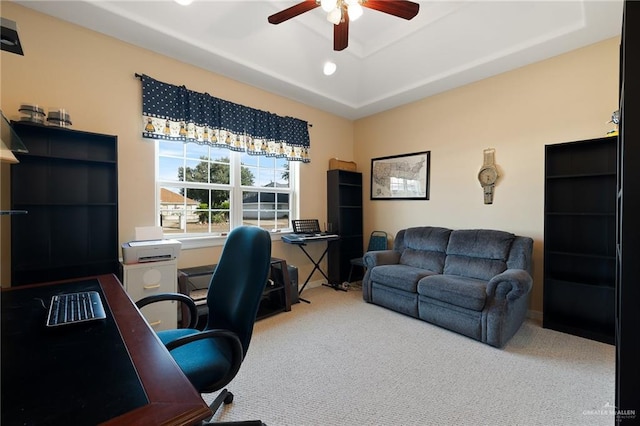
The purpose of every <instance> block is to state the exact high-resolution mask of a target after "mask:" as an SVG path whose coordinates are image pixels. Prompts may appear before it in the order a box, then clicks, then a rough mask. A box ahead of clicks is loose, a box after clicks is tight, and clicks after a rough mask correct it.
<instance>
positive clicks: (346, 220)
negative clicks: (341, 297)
mask: <svg viewBox="0 0 640 426" xmlns="http://www.w3.org/2000/svg"><path fill="white" fill-rule="evenodd" d="M327 220H328V223H331V226H332V232H334V233H337V234H338V235H340V240H338V241H334V242H332V243H331V244H329V247H328V250H329V251H328V253H327V262H328V264H327V268H328V276H329V282H330V284H333V285H336V284H341V283H343V282H345V281H346V280H347V278H348V277H349V269H350V267H351V259H355V258H357V257H362V255H363V252H362V249H363V245H362V244H363V243H362V241H363V235H362V234H363V231H362V228H363V227H362V173H359V172H351V171H347V170H329V171H327ZM355 279H358V277H355Z"/></svg>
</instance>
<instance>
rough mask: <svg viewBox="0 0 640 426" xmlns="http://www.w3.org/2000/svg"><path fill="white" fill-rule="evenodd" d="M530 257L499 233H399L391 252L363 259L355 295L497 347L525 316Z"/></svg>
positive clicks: (525, 241)
mask: <svg viewBox="0 0 640 426" xmlns="http://www.w3.org/2000/svg"><path fill="white" fill-rule="evenodd" d="M532 250H533V240H532V239H531V238H528V237H520V236H516V235H514V234H511V233H508V232H503V231H495V230H487V229H465V230H451V229H447V228H437V227H430V226H424V227H416V228H408V229H403V230H401V231H399V232H398V234H397V235H396V237H395V240H394V243H393V250H383V251H371V252H367V253H365V255H364V264H365V266H366V268H367V272H366V274H365V276H364V278H363V280H362V295H363V298H364V300H365V301H367V302H369V303H374V304H377V305H380V306H384V307H386V308H389V309H393V310H395V311H398V312H401V313H403V314H406V315H410V316H412V317H415V318H420V319H422V320H424V321H428V322H430V323H433V324H436V325H439V326H441V327H445V328H447V329H450V330H453V331H455V332H458V333H461V334H464V335H465V336H468V337H471V338H473V339H476V340H479V341H481V342H484V343H487V344H489V345H492V346H495V347H499V348H500V347H503V346H504V345H505V343H506V342H507V341H508V340H509V339H510V338H511V337H512V336H513V335H514V334H515V332H516V331H518V328H520V325H521V324H522V322H523V321H524V319H525V317H526V314H527V308H528V301H529V292H530V291H531V285H532V278H531V255H532Z"/></svg>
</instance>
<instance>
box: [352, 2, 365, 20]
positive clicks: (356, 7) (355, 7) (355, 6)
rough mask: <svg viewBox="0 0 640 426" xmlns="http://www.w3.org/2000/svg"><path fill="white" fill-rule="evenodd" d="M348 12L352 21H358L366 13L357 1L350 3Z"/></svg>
mask: <svg viewBox="0 0 640 426" xmlns="http://www.w3.org/2000/svg"><path fill="white" fill-rule="evenodd" d="M348 11H349V12H348V13H349V20H350V21H355V20H356V19H358V18H359V17H361V16H362V13H363V12H364V10H363V9H362V6H360V3H359V2H357V1H352V2H350V3H349V6H348Z"/></svg>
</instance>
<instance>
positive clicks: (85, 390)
mask: <svg viewBox="0 0 640 426" xmlns="http://www.w3.org/2000/svg"><path fill="white" fill-rule="evenodd" d="M88 290H95V291H97V292H98V293H100V296H101V298H102V301H103V304H104V306H105V311H106V313H107V318H106V319H105V320H99V321H92V322H86V323H80V324H75V325H65V326H60V327H56V328H48V327H46V325H45V323H46V317H47V312H48V307H49V303H50V301H51V297H52V296H53V295H55V294H61V293H69V292H77V291H88ZM1 376H2V389H1V391H0V394H1V399H2V414H1V416H2V417H1V418H2V425H3V426H7V425H95V424H98V423H100V422H103V421H105V420H107V419H111V418H113V417H116V416H119V415H121V414H124V413H126V412H129V411H131V410H134V409H136V408H139V407H141V406H144V405H146V404H147V403H148V399H147V396H146V394H145V391H144V389H143V387H142V384H141V383H140V381H139V379H138V375H137V373H136V370H135V368H134V366H133V363H132V362H131V358H130V357H129V353H128V351H127V348H126V346H125V344H124V342H123V341H122V337H121V335H120V332H119V330H118V327H117V325H116V323H115V320H114V318H113V315H112V313H111V310H110V309H109V306H108V303H107V301H106V300H105V296H104V293H103V292H102V289H101V287H100V283H99V282H98V280H97V279H89V280H80V281H76V282H71V283H64V284H52V285H45V286H37V287H21V288H17V289H15V290H10V291H3V292H2V372H1Z"/></svg>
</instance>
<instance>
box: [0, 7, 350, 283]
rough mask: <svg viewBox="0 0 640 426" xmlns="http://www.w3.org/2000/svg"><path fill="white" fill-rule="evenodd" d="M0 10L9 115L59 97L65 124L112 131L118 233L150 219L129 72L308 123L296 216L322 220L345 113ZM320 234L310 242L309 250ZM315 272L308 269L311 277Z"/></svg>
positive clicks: (150, 182)
mask: <svg viewBox="0 0 640 426" xmlns="http://www.w3.org/2000/svg"><path fill="white" fill-rule="evenodd" d="M2 16H3V17H4V18H8V19H11V20H14V21H16V22H17V24H18V29H19V32H20V40H21V41H22V44H23V47H24V51H25V55H24V56H18V55H14V54H10V53H7V52H2V53H1V57H0V59H1V61H2V62H1V64H0V71H1V77H0V78H1V80H0V88H1V93H0V100H1V107H2V111H3V112H4V113H5V115H7V116H8V117H9V119H17V118H18V117H19V114H18V107H19V105H20V103H21V102H30V103H37V104H39V105H41V106H43V107H44V108H45V109H47V108H49V107H64V108H66V109H67V110H68V111H69V112H70V114H71V120H72V121H73V128H74V129H78V130H86V131H90V132H97V133H107V134H115V135H117V136H118V177H119V188H118V190H119V222H120V224H119V225H120V226H119V239H120V242H125V241H129V240H131V239H133V237H134V228H135V227H136V226H145V225H153V224H154V219H155V208H154V143H153V142H150V141H148V140H143V139H142V138H141V137H140V133H141V130H142V128H141V122H142V121H141V118H140V114H141V111H142V106H141V105H142V103H141V84H140V81H139V80H138V79H136V78H135V77H134V74H135V73H140V74H147V75H149V76H151V77H154V78H156V79H158V80H161V81H165V82H168V83H173V84H179V85H182V84H184V85H186V86H187V87H188V88H189V89H192V90H196V91H199V92H208V93H210V94H211V95H212V96H216V97H219V98H222V99H226V100H228V101H231V102H236V103H239V104H243V105H247V106H250V107H253V108H258V109H262V110H266V111H270V112H273V113H276V114H279V115H290V116H293V117H297V118H300V119H302V120H306V121H308V122H309V123H311V124H313V127H311V128H310V136H311V143H312V146H311V155H312V162H311V164H306V165H302V166H301V189H302V194H303V195H302V197H301V200H300V207H301V215H302V217H307V218H308V217H313V218H316V217H317V218H318V219H320V221H321V223H322V222H326V214H327V212H326V202H325V199H326V197H325V196H324V195H320V194H325V193H326V169H327V165H328V162H329V158H332V157H339V158H344V159H351V158H352V157H353V148H352V141H353V122H351V121H350V120H346V119H343V118H340V117H337V116H335V115H332V114H329V113H326V112H323V111H320V110H317V109H314V108H311V107H308V106H306V105H303V104H300V103H297V102H293V101H291V100H288V99H285V98H283V97H281V96H276V95H274V94H271V93H268V92H265V91H262V90H258V89H256V88H254V87H251V86H248V85H245V84H241V83H238V82H236V81H234V80H231V79H228V78H224V77H221V76H219V75H216V74H213V73H211V72H207V71H205V70H203V69H200V68H197V67H194V66H190V65H187V64H184V63H181V62H178V61H175V60H172V59H169V58H167V57H164V56H162V55H158V54H155V53H152V52H150V51H147V50H143V49H140V48H137V47H134V46H132V45H129V44H125V43H122V42H120V41H118V40H116V39H113V38H110V37H106V36H103V35H101V34H98V33H95V32H92V31H88V30H86V29H83V28H81V27H78V26H75V25H72V24H68V23H66V22H63V21H60V20H58V19H55V18H52V17H49V16H47V15H43V14H40V13H36V12H34V11H32V10H30V9H27V8H24V7H22V6H18V5H16V4H13V3H10V2H4V1H3V2H2ZM7 169H8V167H7V166H6V165H4V166H2V171H1V172H2V174H1V177H2V182H1V189H0V190H1V195H2V203H3V204H2V208H8V206H9V200H8V197H9V186H8V172H7ZM9 220H16V219H9V218H8V217H4V218H3V219H2V225H3V226H2V229H1V236H2V246H1V249H2V252H1V254H2V273H1V279H2V284H3V285H8V284H9V279H10V275H9V265H10V263H9V259H10V258H9V253H10V245H9V241H10V239H9V238H10V225H9V223H10V222H9ZM321 246H322V244H316V245H314V246H313V247H311V248H310V251H311V252H312V254H314V255H315V254H316V253H315V252H317V251H319V250H321V249H322V248H321ZM219 252H220V248H209V249H194V250H184V251H183V252H182V254H181V257H180V259H179V267H189V266H195V265H202V264H209V263H214V262H216V261H217V259H218V256H219ZM273 254H274V256H279V257H283V258H286V259H287V260H288V261H289V263H291V264H294V265H297V266H298V267H299V268H300V274H301V276H302V274H304V276H306V275H307V274H308V272H310V271H311V268H312V265H310V263H309V261H308V260H307V259H306V257H305V256H304V254H302V252H301V251H300V250H298V248H297V247H294V246H285V245H284V244H283V243H282V242H281V241H276V242H274V245H273ZM321 278H322V276H321V275H320V274H319V273H317V272H316V276H314V280H316V279H317V280H319V279H321Z"/></svg>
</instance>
